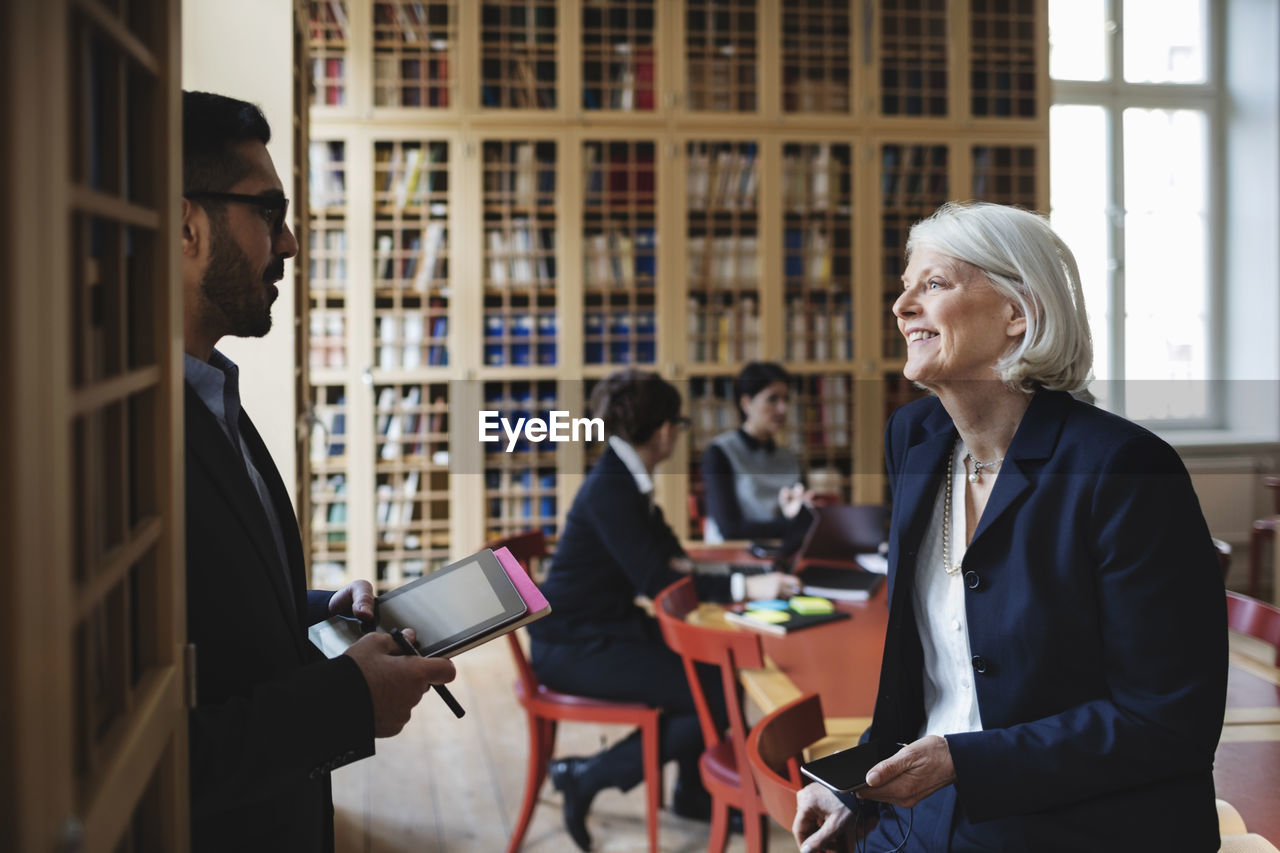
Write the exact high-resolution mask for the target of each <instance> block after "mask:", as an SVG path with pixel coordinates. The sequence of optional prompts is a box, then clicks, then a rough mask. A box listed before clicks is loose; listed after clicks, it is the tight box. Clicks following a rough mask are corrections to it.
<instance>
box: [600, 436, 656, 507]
mask: <svg viewBox="0 0 1280 853" xmlns="http://www.w3.org/2000/svg"><path fill="white" fill-rule="evenodd" d="M609 446H610V447H612V448H613V452H614V453H616V454H618V458H619V459H621V460H622V464H623V465H626V466H627V470H628V471H630V472H631V476H632V477H634V478H635V481H636V488H637V489H639V490H640V494H642V495H646V496H647V495H651V494H652V493H653V478H652V477H650V476H649V472H648V471H646V470H645V467H644V463H643V462H641V461H640V454H638V453H636V449H635V448H634V447H632V446H631V445H630V444H628V443H627V442H626V441H625V440H623V439H621V438H619V437H618V436H616V435H611V436H609Z"/></svg>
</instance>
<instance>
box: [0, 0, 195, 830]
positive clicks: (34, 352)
mask: <svg viewBox="0 0 1280 853" xmlns="http://www.w3.org/2000/svg"><path fill="white" fill-rule="evenodd" d="M178 6H179V4H178V3H177V2H176V0H146V2H132V3H127V4H122V3H119V2H105V0H76V2H67V0H48V2H42V3H8V4H5V5H4V8H3V9H2V10H0V52H2V53H3V54H4V56H5V59H6V61H5V63H4V66H3V70H0V84H2V85H0V90H3V92H4V95H3V96H0V114H2V115H3V119H2V120H0V125H2V126H3V128H4V130H3V131H0V153H2V155H3V156H2V157H0V162H3V167H2V168H3V169H4V177H3V179H0V187H3V189H2V190H0V235H2V236H0V247H2V249H3V251H0V258H3V260H2V261H0V264H3V267H4V278H5V280H6V282H10V283H12V284H10V285H8V286H6V287H5V288H4V290H5V295H4V296H3V297H0V302H2V303H3V310H0V318H3V319H0V329H2V331H3V337H4V340H5V341H6V343H7V346H8V349H7V353H6V358H5V359H4V362H5V368H4V378H5V386H6V392H7V393H6V394H5V399H4V402H3V404H0V411H2V415H0V422H2V423H3V424H4V427H3V429H0V434H3V438H4V440H3V442H0V445H2V446H3V448H4V449H3V451H0V459H2V460H3V461H0V470H2V471H3V472H4V473H3V479H4V482H5V484H6V489H5V491H6V495H5V497H4V498H3V500H2V502H0V503H2V507H0V518H3V522H2V523H0V528H2V529H3V535H2V536H0V541H3V546H0V551H2V553H3V556H0V562H2V563H3V565H4V566H5V569H4V571H3V572H0V574H2V575H3V576H4V577H3V580H0V589H3V593H4V597H5V599H6V600H7V601H10V602H12V603H13V606H12V607H11V608H10V611H9V613H8V614H7V616H6V618H5V626H4V628H3V629H2V630H0V636H2V637H3V648H4V651H3V652H0V656H3V659H4V665H3V666H2V667H0V671H3V676H2V677H0V696H3V699H0V720H3V725H0V731H3V735H2V736H3V737H4V738H5V741H6V743H5V749H4V750H3V754H4V757H5V760H4V761H3V769H0V801H2V802H3V806H0V848H3V849H6V850H55V849H56V850H115V851H143V850H184V849H186V848H187V847H188V845H189V832H188V827H187V811H188V805H189V803H188V791H187V784H188V782H187V740H186V731H187V728H186V727H187V697H188V695H189V691H188V689H187V687H188V683H187V678H188V677H189V676H192V674H191V673H190V672H189V671H188V670H187V667H186V665H185V661H186V655H185V650H186V629H185V613H186V609H185V604H184V602H185V596H184V592H183V590H184V586H185V584H184V578H185V573H184V571H183V565H184V558H183V550H182V547H183V545H182V543H183V537H182V527H183V522H182V505H183V500H182V488H181V486H182V474H181V472H182V467H183V462H182V346H181V336H182V321H181V303H182V293H181V283H180V275H179V269H178V263H177V260H178V242H179V235H178V228H177V224H178V220H179V212H178V205H179V203H180V202H179V199H180V196H181V163H180V159H181V145H180V135H181V101H180V95H179V81H178V70H179V67H180V63H179V62H178V57H179V47H180V45H179V42H178V17H179V9H178ZM20 602H25V604H19V603H20Z"/></svg>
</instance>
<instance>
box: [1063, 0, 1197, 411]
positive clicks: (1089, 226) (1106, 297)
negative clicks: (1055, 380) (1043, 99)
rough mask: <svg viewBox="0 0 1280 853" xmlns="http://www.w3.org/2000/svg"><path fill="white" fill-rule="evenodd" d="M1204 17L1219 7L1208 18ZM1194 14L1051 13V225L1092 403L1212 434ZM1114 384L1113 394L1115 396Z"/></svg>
mask: <svg viewBox="0 0 1280 853" xmlns="http://www.w3.org/2000/svg"><path fill="white" fill-rule="evenodd" d="M1215 5H1216V4H1215ZM1209 7H1210V4H1209V3H1208V2H1207V0H1050V3H1049V39H1050V53H1049V73H1050V76H1051V77H1052V78H1053V85H1054V105H1053V107H1052V108H1051V110H1050V151H1051V162H1050V176H1051V181H1050V183H1051V198H1050V203H1051V206H1052V220H1053V223H1054V226H1055V228H1057V229H1058V231H1059V233H1060V234H1061V235H1062V237H1063V239H1065V240H1066V241H1067V244H1068V245H1069V246H1071V248H1072V249H1073V251H1074V252H1075V254H1076V258H1077V260H1078V261H1079V263H1080V274H1081V278H1082V279H1083V283H1084V288H1085V302H1086V305H1087V306H1088V309H1089V319H1090V322H1091V324H1092V326H1093V334H1094V350H1095V353H1094V373H1095V375H1096V376H1097V379H1098V380H1099V381H1098V382H1096V383H1095V384H1094V387H1093V389H1092V390H1093V391H1094V393H1095V395H1097V397H1098V398H1099V402H1100V403H1101V404H1102V405H1105V406H1106V407H1107V408H1110V409H1112V410H1114V411H1117V412H1120V413H1122V414H1124V415H1126V416H1127V417H1129V418H1132V419H1134V420H1139V421H1144V422H1148V423H1151V424H1153V425H1159V426H1161V427H1192V426H1195V427H1215V426H1220V425H1221V423H1220V422H1219V420H1218V419H1217V418H1216V417H1215V415H1216V413H1218V412H1220V411H1221V405H1220V404H1221V401H1219V400H1216V399H1214V398H1213V396H1214V394H1215V393H1216V392H1215V390H1214V384H1215V383H1211V382H1208V381H1207V380H1209V379H1210V378H1211V377H1215V376H1218V375H1220V371H1219V368H1220V367H1221V365H1220V363H1219V360H1220V351H1221V345H1220V344H1221V342H1220V341H1218V340H1217V334H1216V331H1215V330H1216V329H1217V325H1216V322H1215V321H1216V318H1217V314H1218V308H1217V307H1216V304H1215V298H1214V296H1215V294H1216V288H1215V287H1214V283H1215V282H1218V281H1221V280H1222V279H1223V275H1222V266H1221V260H1220V256H1221V252H1220V250H1219V242H1220V241H1219V233H1218V232H1217V230H1216V229H1217V228H1218V227H1219V226H1218V225H1217V223H1219V222H1221V220H1222V216H1221V215H1220V211H1221V207H1222V202H1221V199H1220V193H1219V191H1218V186H1217V184H1218V178H1217V175H1216V173H1215V167H1214V164H1215V163H1218V162H1220V161H1221V159H1222V158H1221V154H1220V146H1221V138H1222V134H1221V132H1220V126H1221V124H1222V120H1221V116H1220V113H1219V106H1218V104H1219V103H1220V97H1219V96H1220V91H1221V87H1222V81H1221V80H1220V79H1219V77H1220V75H1219V74H1217V73H1216V72H1215V64H1214V58H1215V52H1216V47H1215V44H1216V43H1215V41H1214V39H1213V35H1214V33H1215V32H1216V31H1218V29H1220V27H1219V26H1218V25H1217V24H1216V23H1215V21H1214V19H1213V18H1212V17H1211V15H1210V11H1211V10H1210V8H1209ZM1116 380H1124V381H1123V382H1121V381H1116Z"/></svg>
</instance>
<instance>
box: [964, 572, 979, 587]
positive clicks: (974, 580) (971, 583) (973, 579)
mask: <svg viewBox="0 0 1280 853" xmlns="http://www.w3.org/2000/svg"><path fill="white" fill-rule="evenodd" d="M981 584H982V579H981V578H979V577H978V573H977V572H965V573H964V585H965V586H967V587H969V589H977V588H978V587H979V586H981Z"/></svg>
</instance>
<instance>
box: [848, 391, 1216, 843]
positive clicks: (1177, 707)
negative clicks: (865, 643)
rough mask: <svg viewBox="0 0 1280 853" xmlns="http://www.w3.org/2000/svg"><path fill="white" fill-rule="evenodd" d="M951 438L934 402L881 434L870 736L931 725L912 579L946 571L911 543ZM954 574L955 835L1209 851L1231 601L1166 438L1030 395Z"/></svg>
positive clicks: (1061, 398)
mask: <svg viewBox="0 0 1280 853" xmlns="http://www.w3.org/2000/svg"><path fill="white" fill-rule="evenodd" d="M956 440H957V433H956V429H955V427H954V425H953V424H952V421H951V418H950V417H949V416H948V414H947V412H946V411H945V410H944V409H943V408H942V406H941V404H940V403H939V401H938V400H937V399H936V398H929V399H925V400H920V401H917V402H915V403H911V404H909V405H907V406H904V407H902V408H901V409H899V410H898V411H896V412H895V413H894V414H893V416H892V417H891V418H890V420H889V425H888V427H887V429H886V433H885V450H886V459H887V466H888V471H889V478H890V481H891V487H892V491H893V519H892V524H891V529H890V544H889V601H890V604H889V606H890V608H891V610H890V617H889V629H888V634H887V637H886V642H885V653H884V663H883V666H882V669H881V677H880V689H879V695H878V698H877V701H876V709H875V717H874V722H873V728H872V731H873V733H874V736H876V737H881V738H892V739H894V740H897V741H903V742H910V741H912V740H914V739H916V738H917V737H918V736H919V734H920V731H921V728H922V726H923V724H924V721H925V709H924V698H923V697H924V693H923V680H922V677H923V666H924V664H923V653H922V651H921V646H920V639H919V633H918V630H917V626H916V620H915V616H914V613H913V608H912V590H913V586H914V583H913V579H914V577H915V575H916V573H917V572H927V571H942V568H941V566H932V565H921V564H919V563H918V562H917V557H916V555H917V554H918V552H919V549H920V542H921V539H922V537H923V536H924V534H925V530H926V528H927V527H928V525H929V523H930V520H931V517H932V515H933V510H934V507H935V505H936V504H935V502H936V500H937V495H938V490H939V487H940V486H941V483H942V478H943V474H944V472H945V471H946V468H947V454H948V453H949V452H950V451H951V449H952V448H953V447H954V445H955V442H956ZM962 572H963V574H962V576H961V577H962V580H963V583H964V585H965V612H966V614H967V617H968V624H969V644H970V654H971V655H972V665H973V668H974V681H975V686H976V690H977V695H978V707H979V710H980V712H981V716H982V725H983V730H982V731H979V732H971V733H964V734H955V735H950V736H948V738H947V740H948V743H949V745H950V750H951V756H952V759H953V760H954V762H955V770H956V779H957V781H956V783H955V785H956V795H957V796H956V802H957V806H956V811H957V814H956V815H955V820H956V821H957V822H959V821H963V822H965V823H966V824H969V825H970V828H969V829H968V830H967V834H969V835H973V834H974V833H976V835H977V836H978V837H985V838H988V839H989V841H990V843H991V849H999V850H1004V849H1010V850H1018V849H1021V850H1035V851H1044V850H1073V851H1074V850H1089V851H1096V850H1112V849H1115V850H1179V851H1200V850H1203V851H1213V850H1217V849H1218V845H1219V841H1218V821H1217V815H1216V810H1215V806H1214V788H1213V774H1212V770H1213V757H1214V750H1215V749H1216V747H1217V743H1218V736H1219V734H1220V732H1221V730H1222V720H1223V709H1224V705H1225V701H1226V679H1227V630H1226V605H1225V600H1224V598H1225V597H1224V595H1223V585H1222V577H1221V572H1220V570H1219V568H1218V563H1217V558H1216V554H1215V551H1214V548H1213V544H1212V541H1211V539H1210V536H1209V531H1208V528H1207V526H1206V524H1205V521H1204V516H1203V515H1202V513H1201V511H1200V505H1199V502H1198V501H1197V499H1196V496H1195V492H1194V491H1193V489H1192V485H1191V481H1190V478H1189V477H1188V476H1187V472H1186V469H1185V467H1184V466H1183V464H1182V462H1181V460H1180V459H1179V458H1178V455H1177V454H1176V453H1175V452H1174V450H1173V449H1172V448H1171V447H1170V446H1169V445H1168V444H1166V443H1165V442H1163V441H1161V440H1160V439H1159V438H1157V437H1156V436H1155V435H1154V434H1152V433H1151V432H1149V431H1148V430H1145V429H1143V428H1141V427H1139V426H1137V425H1135V424H1133V423H1130V422H1129V421H1126V420H1124V419H1123V418H1120V417H1117V416H1115V415H1112V414H1110V413H1108V412H1105V411H1103V410H1101V409H1098V408H1096V407H1094V406H1092V405H1089V404H1087V403H1084V402H1080V401H1078V400H1075V399H1073V398H1072V397H1071V396H1069V395H1067V394H1063V393H1059V392H1052V391H1039V392H1038V393H1036V395H1035V396H1034V398H1033V399H1032V401H1031V404H1030V407H1029V408H1028V409H1027V411H1026V414H1025V415H1024V417H1023V419H1022V422H1021V423H1020V425H1019V427H1018V430H1017V433H1016V434H1015V435H1014V438H1013V441H1012V443H1011V444H1010V446H1009V450H1008V452H1007V454H1006V456H1005V461H1004V465H1003V466H1002V468H1001V470H1000V473H999V479H998V480H997V481H996V484H995V488H994V489H993V491H992V494H991V497H990V499H989V501H988V503H987V506H986V509H985V511H984V512H983V515H982V518H981V519H980V522H979V525H978V527H977V529H976V530H975V532H974V536H973V539H972V541H971V543H970V545H969V548H968V550H967V551H966V552H965V555H964V560H963V563H962ZM954 825H958V823H957V824H953V826H954Z"/></svg>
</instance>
